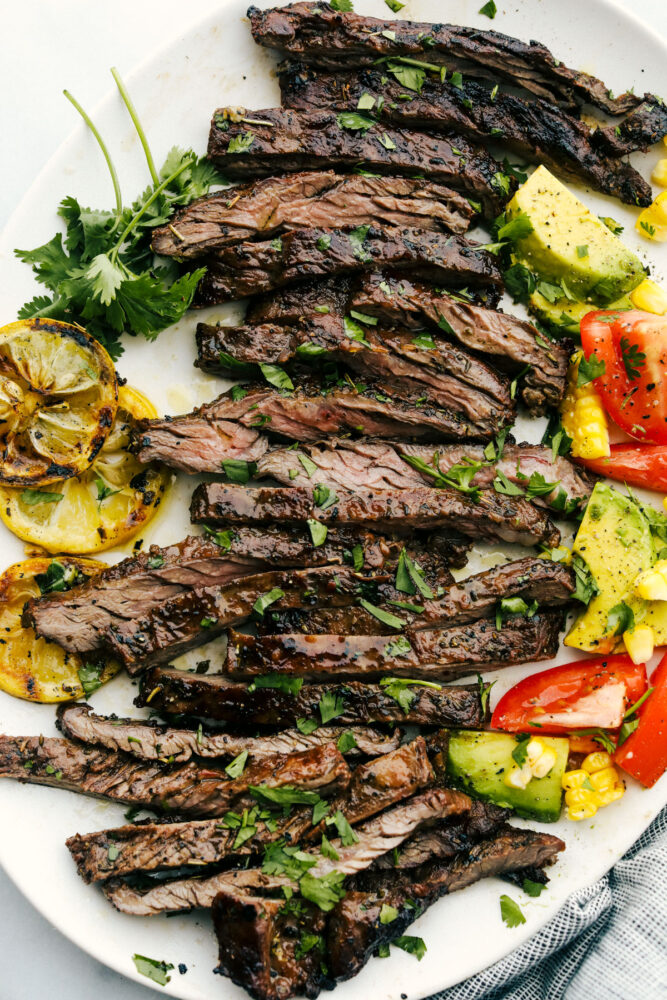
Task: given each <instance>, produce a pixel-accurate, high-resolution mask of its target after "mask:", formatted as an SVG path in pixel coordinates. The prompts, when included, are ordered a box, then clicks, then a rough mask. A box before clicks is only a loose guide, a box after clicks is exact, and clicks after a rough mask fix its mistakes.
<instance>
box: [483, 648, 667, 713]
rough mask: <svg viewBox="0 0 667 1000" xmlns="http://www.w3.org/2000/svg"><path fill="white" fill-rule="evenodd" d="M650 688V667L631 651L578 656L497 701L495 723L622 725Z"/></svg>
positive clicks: (532, 676) (517, 685) (531, 678)
mask: <svg viewBox="0 0 667 1000" xmlns="http://www.w3.org/2000/svg"><path fill="white" fill-rule="evenodd" d="M646 687H647V684H646V667H645V666H644V665H643V664H640V665H637V664H634V663H633V662H632V660H631V659H630V657H629V656H628V655H627V653H619V654H616V655H614V656H596V657H592V658H591V659H587V660H575V661H574V662H573V663H565V664H563V665H562V666H560V667H552V668H551V669H550V670H542V671H540V673H538V674H532V675H531V676H530V677H524V679H523V680H522V681H519V683H518V684H515V685H514V687H513V688H511V690H510V691H508V692H507V694H505V695H504V696H503V697H502V698H501V699H500V701H499V702H498V704H497V705H496V709H495V711H494V713H493V718H492V719H491V726H492V727H493V728H494V729H505V730H508V731H509V732H512V733H521V732H528V733H539V731H540V730H541V731H543V732H545V733H568V732H570V731H572V730H574V729H589V728H595V729H617V728H618V727H619V726H620V724H621V722H622V721H623V715H624V714H625V712H626V711H627V709H628V707H629V706H630V705H633V704H634V703H635V702H636V701H638V700H639V698H641V696H642V695H643V693H644V691H645V690H646Z"/></svg>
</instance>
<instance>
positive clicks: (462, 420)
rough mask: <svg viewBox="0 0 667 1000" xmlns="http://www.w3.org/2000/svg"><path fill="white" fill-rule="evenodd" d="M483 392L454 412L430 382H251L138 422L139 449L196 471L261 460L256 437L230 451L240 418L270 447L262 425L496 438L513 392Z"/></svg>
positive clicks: (277, 430) (148, 458)
mask: <svg viewBox="0 0 667 1000" xmlns="http://www.w3.org/2000/svg"><path fill="white" fill-rule="evenodd" d="M290 384H291V383H290ZM473 391H474V390H473ZM464 393H465V386H464V385H460V386H459V395H460V396H463V394H464ZM471 394H472V393H471ZM476 396H477V398H476V399H475V400H474V402H473V404H472V405H471V406H466V405H465V403H464V401H463V399H461V398H460V399H458V400H453V399H452V400H450V402H451V403H453V404H454V405H456V406H457V409H456V410H455V409H444V408H442V407H441V406H440V405H437V404H436V403H434V402H433V401H432V400H430V399H428V398H426V396H425V394H424V386H420V385H417V384H411V383H408V382H401V383H396V382H394V383H391V382H389V383H388V382H385V381H379V380H375V379H374V380H372V381H370V382H369V383H368V384H360V383H357V384H354V383H353V384H352V385H350V384H348V382H347V381H345V380H341V384H337V385H334V386H333V387H331V388H326V387H325V386H324V385H323V383H322V382H321V381H319V380H315V379H309V378H305V377H304V378H299V381H298V384H297V386H296V387H295V388H294V390H293V391H292V390H290V391H289V392H283V391H281V390H279V389H275V388H273V387H271V386H268V387H267V386H266V385H258V384H251V385H249V386H248V387H247V389H246V390H245V392H244V395H243V396H242V398H241V399H239V398H238V397H239V393H237V392H235V391H234V389H233V388H232V389H230V390H228V391H227V392H225V393H223V394H222V395H221V396H218V398H217V399H215V400H213V402H212V403H205V404H204V405H202V406H199V407H197V409H196V410H194V411H193V412H192V413H187V414H184V415H182V416H178V417H157V418H155V419H152V420H140V421H138V422H137V425H136V428H135V431H134V434H133V444H132V448H133V451H134V452H135V453H136V455H137V457H138V458H139V461H140V462H142V463H144V464H149V463H151V462H162V463H164V464H165V465H168V466H169V467H170V468H174V469H178V470H179V471H181V472H187V473H190V474H192V475H194V474H197V473H200V472H220V471H221V470H222V469H223V468H225V465H224V463H225V462H227V461H228V460H231V461H234V460H236V459H241V460H245V461H247V462H249V463H255V464H256V462H257V460H258V459H259V458H260V457H261V455H260V454H258V450H259V449H258V448H257V442H255V444H253V446H252V449H251V451H248V452H245V453H243V452H237V451H235V450H234V448H233V447H232V449H231V450H230V447H229V428H230V426H232V425H235V424H239V425H242V426H248V427H256V428H258V430H257V431H256V433H257V437H258V440H259V439H260V438H261V440H262V442H263V449H264V451H266V449H267V448H268V447H269V438H268V437H266V436H264V433H262V434H260V432H259V428H261V429H262V431H263V432H266V433H268V434H269V435H270V436H271V437H273V436H274V435H277V436H278V437H279V438H282V439H289V440H291V441H294V440H296V441H319V440H321V439H322V438H323V437H327V436H328V435H332V434H333V435H337V434H349V433H358V434H359V433H361V434H368V435H370V436H371V437H378V438H399V439H401V438H406V439H410V440H415V439H417V440H430V441H437V440H442V439H443V438H444V439H447V438H449V439H454V440H460V439H461V438H468V439H470V438H472V439H478V440H479V439H480V438H489V437H492V436H493V435H494V434H496V433H498V432H499V431H500V430H501V429H502V428H503V427H505V426H507V425H508V424H509V423H512V422H513V420H514V417H515V413H514V409H513V406H512V404H511V403H510V401H509V398H508V401H507V404H506V405H505V406H501V405H500V404H498V403H497V402H494V401H493V400H492V399H491V398H489V397H488V396H485V395H484V394H483V393H477V394H476ZM508 397H509V393H508ZM466 411H468V412H466Z"/></svg>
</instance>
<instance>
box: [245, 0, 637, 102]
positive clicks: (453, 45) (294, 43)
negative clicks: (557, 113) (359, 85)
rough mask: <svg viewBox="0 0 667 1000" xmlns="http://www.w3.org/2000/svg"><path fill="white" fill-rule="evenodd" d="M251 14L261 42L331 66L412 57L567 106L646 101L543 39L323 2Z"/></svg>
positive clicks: (254, 10)
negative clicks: (614, 92)
mask: <svg viewBox="0 0 667 1000" xmlns="http://www.w3.org/2000/svg"><path fill="white" fill-rule="evenodd" d="M248 17H249V18H250V26H251V30H252V35H253V38H254V39H255V41H256V42H257V43H258V44H259V45H266V46H268V47H269V48H275V49H277V50H278V51H279V52H282V53H283V54H285V55H288V56H290V57H291V58H292V59H298V60H301V61H302V62H306V63H310V64H312V65H315V66H321V67H323V68H324V69H340V70H343V71H345V72H349V70H350V67H352V66H371V65H372V64H373V63H375V62H376V61H377V60H378V59H381V58H388V57H389V58H390V57H394V58H396V57H406V56H407V57H410V58H413V59H418V60H420V61H422V62H423V61H426V62H429V63H437V64H438V65H441V64H444V65H445V66H446V67H447V70H448V71H451V70H463V71H464V72H465V73H466V75H468V76H481V77H483V78H486V77H490V78H491V79H492V80H495V79H500V80H504V81H506V82H507V83H510V84H512V85H513V86H515V87H522V88H523V89H524V90H527V91H529V92H530V93H531V94H535V95H536V96H537V97H543V98H546V100H548V101H552V102H553V103H554V104H562V105H564V106H566V107H572V106H576V105H580V104H594V105H595V106H596V107H598V108H600V109H601V110H602V111H606V112H608V114H610V115H622V114H624V113H625V112H627V111H631V110H632V109H633V108H635V107H636V106H637V105H638V104H639V103H640V101H641V98H639V97H637V96H636V95H635V94H631V93H625V94H621V95H620V96H619V97H611V93H610V91H609V90H608V88H607V87H606V86H605V84H604V83H603V82H602V81H601V80H598V79H596V78H595V77H594V76H590V75H589V74H588V73H582V72H579V71H577V70H573V69H570V68H569V67H568V66H566V65H565V63H563V62H561V61H560V60H558V59H555V58H554V56H553V55H552V54H551V52H550V51H549V49H547V48H546V46H544V45H542V44H541V43H540V42H534V41H531V42H528V43H526V42H521V41H519V40H518V39H517V38H511V37H510V36H509V35H503V34H501V33H500V32H498V31H480V29H479V28H473V27H461V26H459V25H454V24H426V23H420V22H417V21H389V20H384V19H380V18H376V17H364V16H363V15H361V14H354V13H349V14H348V13H339V12H337V11H335V10H333V8H332V7H331V6H330V5H329V4H328V3H319V2H305V3H293V4H288V5H287V6H285V7H273V8H270V9H268V10H259V9H258V8H257V7H249V8H248Z"/></svg>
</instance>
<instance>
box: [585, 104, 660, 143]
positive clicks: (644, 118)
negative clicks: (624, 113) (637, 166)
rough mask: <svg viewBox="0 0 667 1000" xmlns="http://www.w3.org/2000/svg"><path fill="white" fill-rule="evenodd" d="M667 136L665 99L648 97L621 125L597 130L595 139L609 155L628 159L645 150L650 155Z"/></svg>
mask: <svg viewBox="0 0 667 1000" xmlns="http://www.w3.org/2000/svg"><path fill="white" fill-rule="evenodd" d="M666 134H667V107H665V102H664V101H663V100H662V98H659V97H655V96H654V95H653V94H644V98H643V102H642V103H641V104H640V105H639V107H638V108H636V109H635V110H634V111H633V112H632V114H630V115H628V117H627V118H626V119H624V121H622V122H620V123H619V124H618V125H609V126H608V127H607V128H601V129H596V130H595V131H594V132H593V135H592V137H591V139H592V142H593V143H594V144H595V145H596V146H599V147H600V149H602V150H603V151H604V152H605V153H606V154H607V155H608V156H626V155H627V154H628V153H634V152H635V151H636V150H638V149H641V150H642V151H643V152H645V153H646V152H648V149H649V146H653V145H654V144H655V143H656V142H659V141H660V139H663V138H664V137H665V135H666Z"/></svg>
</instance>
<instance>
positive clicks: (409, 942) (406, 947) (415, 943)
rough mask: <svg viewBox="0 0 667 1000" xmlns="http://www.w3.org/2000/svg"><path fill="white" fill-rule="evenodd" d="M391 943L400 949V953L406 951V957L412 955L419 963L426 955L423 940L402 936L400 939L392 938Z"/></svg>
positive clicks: (407, 935) (408, 935) (406, 935)
mask: <svg viewBox="0 0 667 1000" xmlns="http://www.w3.org/2000/svg"><path fill="white" fill-rule="evenodd" d="M391 943H392V944H393V945H394V946H395V947H396V948H400V949H401V951H407V953H408V955H414V956H415V958H416V959H417V960H418V961H419V962H421V960H422V958H423V957H424V955H425V954H426V945H425V944H424V940H423V938H420V937H415V936H414V935H412V934H402V935H401V936H400V937H397V938H394V940H393V941H392V942H391Z"/></svg>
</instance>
